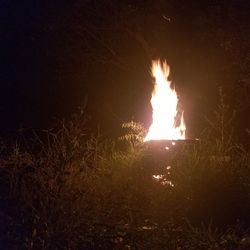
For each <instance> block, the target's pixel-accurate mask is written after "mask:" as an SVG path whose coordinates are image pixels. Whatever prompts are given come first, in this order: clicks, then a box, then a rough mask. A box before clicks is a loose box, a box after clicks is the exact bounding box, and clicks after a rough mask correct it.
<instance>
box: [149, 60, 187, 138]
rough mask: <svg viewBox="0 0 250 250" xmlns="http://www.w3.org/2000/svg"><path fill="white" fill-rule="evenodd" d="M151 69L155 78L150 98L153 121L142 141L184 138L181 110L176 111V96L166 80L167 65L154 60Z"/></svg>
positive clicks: (184, 127)
mask: <svg viewBox="0 0 250 250" xmlns="http://www.w3.org/2000/svg"><path fill="white" fill-rule="evenodd" d="M151 71H152V75H153V76H154V78H155V85H154V91H153V93H152V98H151V105H152V109H153V114H152V120H153V122H152V124H151V126H150V128H149V131H148V134H147V135H146V137H145V139H144V141H149V140H180V139H185V131H186V126H185V122H184V117H183V112H182V113H181V114H180V112H179V111H178V108H177V106H178V96H177V93H176V91H175V89H172V88H171V82H170V81H169V80H168V76H169V72H170V69H169V66H168V64H167V63H166V62H165V61H164V62H163V63H161V61H160V60H156V61H153V62H152V67H151Z"/></svg>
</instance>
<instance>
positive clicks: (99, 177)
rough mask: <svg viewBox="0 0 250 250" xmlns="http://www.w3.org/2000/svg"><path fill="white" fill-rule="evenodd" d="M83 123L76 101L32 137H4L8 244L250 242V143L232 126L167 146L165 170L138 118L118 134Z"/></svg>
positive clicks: (242, 245) (195, 245)
mask: <svg viewBox="0 0 250 250" xmlns="http://www.w3.org/2000/svg"><path fill="white" fill-rule="evenodd" d="M220 107H221V106H220ZM224 111H225V110H224V109H222V108H221V109H219V113H217V118H218V117H221V115H222V113H220V112H224ZM219 114H220V115H219ZM214 121H215V122H219V121H221V120H220V119H219V120H216V119H214ZM86 126H87V125H86V119H85V114H84V112H83V111H80V112H79V113H78V114H77V115H74V116H73V118H72V119H71V120H70V121H67V122H63V123H61V125H59V126H58V128H55V129H52V130H50V131H44V132H42V134H41V135H39V136H38V135H37V134H36V135H35V136H34V141H33V142H32V143H31V142H30V141H29V142H27V141H25V140H23V139H22V140H18V141H17V142H16V143H15V144H14V146H13V145H10V146H8V145H6V144H2V146H1V152H2V154H1V155H2V158H1V168H0V171H1V175H0V176H1V182H0V183H1V193H0V194H1V196H0V197H1V210H0V217H1V221H2V227H3V228H4V231H3V232H1V236H0V237H1V244H2V245H3V246H4V247H6V249H22V248H24V249H236V248H237V249H249V247H250V235H249V223H250V221H249V209H250V199H249V194H250V173H249V152H247V150H246V149H244V147H242V146H239V145H236V144H233V142H232V140H228V139H229V136H230V138H231V134H230V133H224V135H225V136H223V137H219V136H216V137H214V136H213V134H214V133H213V131H212V130H210V131H211V134H209V133H206V136H207V137H206V138H204V139H203V140H202V141H201V143H199V144H198V145H196V146H195V147H189V148H188V147H186V148H183V149H182V150H176V151H173V153H172V154H171V157H169V158H168V159H167V161H168V164H171V168H167V170H166V168H164V166H165V165H164V164H166V158H164V157H165V156H164V155H162V154H161V155H158V156H156V155H152V154H150V152H149V151H147V150H145V147H144V145H143V143H142V140H143V138H144V135H145V130H144V129H143V127H142V125H140V124H138V123H136V122H129V123H125V124H123V134H122V135H121V137H120V138H119V139H118V140H117V141H110V140H108V139H105V138H103V137H102V136H101V135H100V134H99V133H97V134H95V135H91V133H90V132H89V131H87V130H86ZM215 128H217V129H225V127H223V128H222V127H219V126H215ZM217 132H220V133H222V131H217ZM224 132H225V131H224ZM226 149H228V150H226ZM155 171H158V173H159V172H160V173H161V174H163V175H168V178H169V179H170V180H171V182H172V183H173V184H174V186H171V185H162V184H161V183H160V182H157V181H155V180H154V179H153V178H152V175H153V174H155Z"/></svg>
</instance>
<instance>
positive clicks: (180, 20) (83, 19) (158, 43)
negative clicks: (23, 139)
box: [0, 0, 250, 139]
mask: <svg viewBox="0 0 250 250" xmlns="http://www.w3.org/2000/svg"><path fill="white" fill-rule="evenodd" d="M248 2H249V1H243V0H228V1H222V0H221V1H215V0H214V1H194V0H185V1H184V0H179V1H176V0H166V1H163V0H162V1H161V0H158V1H152V0H146V1H127V0H125V1H115V0H110V1H94V0H93V1H80V0H76V1H34V0H32V1H31V0H30V1H29V0H27V1H14V0H13V1H11V0H9V1H7V0H5V1H4V0H1V1H0V84H1V89H0V95H1V96H0V117H1V122H0V133H1V135H2V136H4V135H12V134H15V132H16V131H17V130H18V129H19V128H34V129H40V128H48V127H50V126H53V124H54V123H55V118H60V119H61V118H68V117H69V116H70V115H71V114H72V113H73V112H75V111H76V110H77V107H78V106H83V105H84V104H85V103H86V113H87V115H88V117H89V118H90V122H89V125H88V126H90V127H92V128H95V127H97V126H100V128H101V131H102V133H103V134H105V135H108V136H110V135H115V134H116V132H117V131H118V130H119V128H120V125H121V123H123V122H125V121H129V120H131V119H134V120H136V121H140V122H142V123H144V124H145V126H146V127H148V126H149V124H150V119H151V108H150V97H151V91H152V87H153V85H152V79H151V76H150V64H151V60H152V59H154V58H162V59H166V60H167V62H168V63H169V64H170V66H171V76H170V78H171V79H172V81H173V82H174V84H175V86H176V89H177V92H178V93H179V95H180V99H181V102H182V105H183V107H184V110H185V119H186V122H187V127H188V135H189V136H190V137H194V136H195V137H197V136H199V134H200V133H201V131H203V129H204V127H205V126H206V123H205V119H204V117H210V116H211V117H212V115H213V113H214V110H215V108H216V106H217V105H218V101H219V95H218V87H219V86H221V87H222V88H223V91H224V92H225V94H226V100H225V101H226V102H227V104H228V105H229V106H230V110H235V112H236V116H235V123H234V126H235V131H236V132H237V133H236V134H237V135H238V137H239V138H241V139H244V138H245V137H246V129H247V128H250V126H249V121H250V119H249V107H250V101H249V86H250V68H249V66H250V53H249V51H250V50H249V47H250V32H249V27H250V18H249V10H250V9H249V4H248ZM230 112H231V113H232V112H233V111H230ZM230 112H229V115H230Z"/></svg>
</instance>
